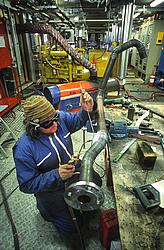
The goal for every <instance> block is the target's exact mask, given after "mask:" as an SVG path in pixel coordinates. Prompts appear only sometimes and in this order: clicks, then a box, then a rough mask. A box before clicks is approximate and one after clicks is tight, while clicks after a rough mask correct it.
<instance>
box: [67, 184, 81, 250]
mask: <svg viewBox="0 0 164 250" xmlns="http://www.w3.org/2000/svg"><path fill="white" fill-rule="evenodd" d="M67 186H68V183H67V181H66V182H65V189H66V188H67ZM68 209H69V212H70V215H71V218H72V220H73V223H74V225H75V228H76V231H77V233H78V235H79V238H80V243H81V246H82V248H83V250H86V248H85V243H84V239H83V237H82V234H81V231H80V228H79V224H78V222H77V219H76V216H75V213H74V211H73V208H72V207H70V206H68Z"/></svg>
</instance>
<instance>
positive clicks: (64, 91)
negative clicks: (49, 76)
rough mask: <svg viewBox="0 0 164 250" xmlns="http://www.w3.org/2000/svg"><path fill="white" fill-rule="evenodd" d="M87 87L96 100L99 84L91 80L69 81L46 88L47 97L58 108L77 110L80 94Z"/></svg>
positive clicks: (70, 110)
mask: <svg viewBox="0 0 164 250" xmlns="http://www.w3.org/2000/svg"><path fill="white" fill-rule="evenodd" d="M82 89H85V90H86V91H87V92H88V93H89V94H90V95H91V96H92V97H93V99H94V100H96V96H97V91H98V85H97V84H96V83H93V82H89V81H78V82H69V83H66V84H58V85H55V86H50V87H46V88H44V91H43V92H44V95H45V97H46V98H47V99H48V100H49V101H50V102H51V103H52V104H53V106H54V107H55V108H56V109H59V110H63V111H69V112H72V111H73V112H75V111H79V109H80V105H79V103H80V94H81V91H82Z"/></svg>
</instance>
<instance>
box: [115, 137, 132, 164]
mask: <svg viewBox="0 0 164 250" xmlns="http://www.w3.org/2000/svg"><path fill="white" fill-rule="evenodd" d="M136 140H137V139H132V140H131V141H130V142H128V143H127V144H126V145H125V147H124V148H123V149H122V150H121V152H120V153H119V154H118V155H117V156H116V157H115V158H114V159H113V162H115V163H116V162H118V161H119V160H120V159H121V157H122V156H123V155H124V154H125V153H126V151H127V150H128V149H129V148H130V147H131V146H132V145H133V143H134V142H135V141H136Z"/></svg>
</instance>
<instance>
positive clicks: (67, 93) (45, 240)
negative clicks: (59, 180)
mask: <svg viewBox="0 0 164 250" xmlns="http://www.w3.org/2000/svg"><path fill="white" fill-rule="evenodd" d="M83 91H85V92H88V93H89V95H90V96H91V97H92V98H93V100H94V102H95V103H96V104H97V111H96V115H95V116H93V117H91V116H90V115H89V112H88V121H87V122H86V123H85V126H83V127H82V128H81V129H80V130H78V131H77V132H75V133H73V134H72V135H71V138H72V142H73V148H74V156H76V157H77V158H78V160H79V159H80V162H81V172H80V175H79V179H76V180H75V182H74V183H73V184H70V186H69V185H68V186H67V187H66V188H65V191H64V200H65V203H66V204H67V206H68V207H69V208H70V211H73V210H78V211H79V212H80V213H81V214H82V215H85V214H89V216H88V220H87V219H86V221H85V222H86V225H85V229H83V232H81V228H80V230H77V231H78V233H79V234H80V235H82V236H80V237H82V238H83V241H82V248H80V242H79V248H78V247H77V248H76V249H77V250H79V249H83V250H93V249H95V250H96V249H97V250H101V249H102V250H103V249H104V250H162V249H164V0H155V1H153V0H119V1H118V0H40V1H37V0H36V1H35V0H10V1H8V0H0V169H1V171H0V249H1V250H14V249H15V250H34V249H35V250H66V249H71V248H69V247H68V246H67V245H66V244H65V242H64V241H63V240H62V238H61V237H60V235H59V233H58V231H57V229H56V228H55V227H54V225H53V224H52V223H51V222H49V221H46V220H45V219H44V218H43V216H41V214H40V212H39V210H38V209H37V207H36V199H35V196H34V194H31V193H24V192H21V190H20V186H19V183H18V180H17V172H16V166H15V162H14V158H13V147H14V145H15V143H16V142H17V141H18V139H19V138H20V137H21V136H22V134H23V133H24V131H25V126H24V124H23V121H24V108H23V104H24V102H25V101H26V100H27V99H28V98H30V97H31V96H33V95H40V96H44V97H46V99H47V100H48V101H49V102H50V103H51V104H52V105H53V107H54V109H55V110H59V115H60V112H67V113H73V112H79V111H80V108H81V107H80V96H81V95H82V92H83ZM40 154H44V152H40ZM43 157H45V156H44V155H43ZM78 160H77V161H78ZM73 164H76V161H74V162H73ZM95 172H97V173H98V175H99V176H100V178H101V181H102V184H101V185H98V184H97V183H95V181H94V178H93V173H95ZM70 178H71V177H70ZM86 218H87V217H86ZM72 219H74V218H72ZM75 223H76V222H75ZM75 226H76V225H75ZM77 241H78V239H77Z"/></svg>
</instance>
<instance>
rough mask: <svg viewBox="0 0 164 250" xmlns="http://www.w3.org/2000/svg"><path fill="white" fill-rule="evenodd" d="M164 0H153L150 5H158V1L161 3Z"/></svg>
mask: <svg viewBox="0 0 164 250" xmlns="http://www.w3.org/2000/svg"><path fill="white" fill-rule="evenodd" d="M163 2H164V0H155V1H153V2H152V3H151V4H150V7H156V6H157V5H159V4H160V3H163Z"/></svg>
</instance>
